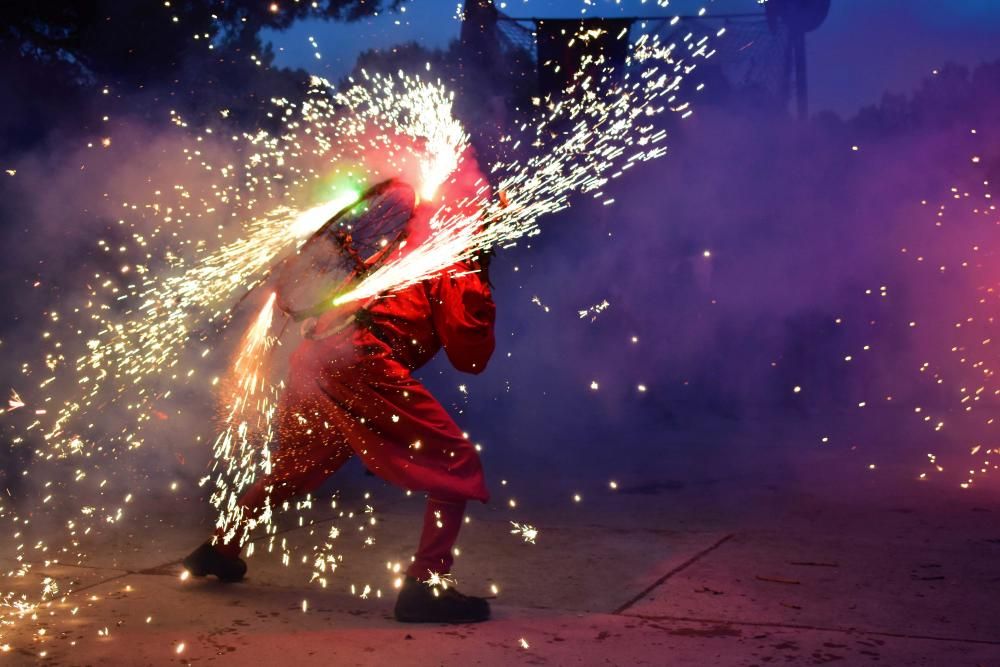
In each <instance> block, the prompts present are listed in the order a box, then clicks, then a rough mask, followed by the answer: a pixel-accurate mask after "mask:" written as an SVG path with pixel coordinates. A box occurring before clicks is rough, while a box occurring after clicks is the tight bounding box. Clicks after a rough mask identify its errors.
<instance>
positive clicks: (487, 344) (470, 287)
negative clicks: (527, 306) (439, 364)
mask: <svg viewBox="0 0 1000 667" xmlns="http://www.w3.org/2000/svg"><path fill="white" fill-rule="evenodd" d="M476 268H477V267H476V266H475V265H467V264H460V265H458V266H456V267H453V269H452V270H453V271H454V272H455V273H452V274H450V275H449V274H446V275H443V276H441V277H440V278H439V279H438V281H437V283H438V284H437V289H436V290H435V292H436V293H435V294H433V295H432V299H431V308H432V312H433V317H434V329H435V330H436V331H437V334H438V338H440V340H441V345H442V346H443V347H444V350H445V352H446V353H447V354H448V360H449V361H451V363H452V365H453V366H454V367H455V368H457V369H458V370H460V371H462V372H464V373H482V372H483V370H484V369H485V368H486V363H487V362H488V361H489V360H490V356H491V355H492V354H493V348H494V347H496V338H495V336H494V333H493V324H494V322H495V320H496V304H494V303H493V295H492V294H490V288H489V285H487V284H486V281H485V280H484V279H483V277H482V276H481V274H479V273H465V272H467V271H474V270H476Z"/></svg>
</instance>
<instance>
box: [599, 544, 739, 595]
mask: <svg viewBox="0 0 1000 667" xmlns="http://www.w3.org/2000/svg"><path fill="white" fill-rule="evenodd" d="M733 535H734V533H730V534H728V535H725V536H723V537H721V538H720V539H718V540H716V541H715V542H714V543H713V544H710V545H709V546H707V547H706V548H704V549H702V550H701V551H699V552H698V553H696V554H695V555H693V556H691V558H688V559H687V560H686V561H684V562H683V563H681V564H680V565H678V566H677V567H675V568H673V569H672V570H670V571H669V572H667V573H666V574H664V575H663V576H662V577H660V578H659V579H657V580H656V581H654V582H653V583H652V584H650V585H649V586H647V587H646V588H644V589H643V590H642V591H640V592H639V594H638V595H636V596H634V597H633V598H631V599H630V600H629V601H628V602H626V603H625V604H623V605H621V606H620V607H618V608H617V609H615V610H614V611H613V612H611V613H612V614H616V615H617V614H622V613H624V612H625V610H627V609H628V608H629V607H631V606H632V605H634V604H635V603H636V602H638V601H639V600H641V599H643V598H644V597H646V596H647V595H649V594H650V593H651V592H653V591H654V590H656V589H657V588H659V587H660V586H661V585H663V583H664V582H665V581H666V580H667V579H669V578H670V577H672V576H674V575H675V574H677V573H678V572H682V571H684V570H686V569H687V568H689V567H690V566H692V565H694V564H695V563H697V562H698V561H699V560H701V559H702V558H704V557H705V556H707V555H708V554H710V553H712V552H713V551H715V550H716V549H718V548H719V547H721V546H722V545H723V544H725V543H726V542H727V541H728V540H729V539H730V538H732V537H733Z"/></svg>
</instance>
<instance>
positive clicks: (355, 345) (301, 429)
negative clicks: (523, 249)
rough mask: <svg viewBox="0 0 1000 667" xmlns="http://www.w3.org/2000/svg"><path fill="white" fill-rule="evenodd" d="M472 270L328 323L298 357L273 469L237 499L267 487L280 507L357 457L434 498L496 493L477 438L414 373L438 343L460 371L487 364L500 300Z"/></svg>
mask: <svg viewBox="0 0 1000 667" xmlns="http://www.w3.org/2000/svg"><path fill="white" fill-rule="evenodd" d="M474 269H475V267H474V266H473V265H469V264H460V265H456V266H455V267H452V269H450V270H449V271H446V272H443V273H442V274H439V275H437V276H435V277H433V278H431V279H428V280H426V281H424V282H421V283H418V284H416V285H413V286H411V287H409V288H406V289H404V290H401V291H399V292H397V293H394V294H392V295H389V296H387V297H384V298H382V299H379V300H377V301H376V302H375V303H374V304H372V305H371V306H370V307H369V308H368V309H367V311H368V313H369V317H368V318H367V320H368V323H364V324H359V325H356V326H352V327H350V328H349V329H347V330H345V331H344V332H341V333H335V334H332V335H329V336H325V337H324V333H325V328H326V327H328V326H330V327H332V326H334V325H335V322H334V320H335V319H336V317H337V316H336V315H335V314H334V313H331V314H329V316H328V317H326V318H321V319H320V321H319V323H318V326H317V328H316V331H315V334H314V337H313V338H312V339H307V340H305V341H304V342H303V343H302V344H301V345H300V346H299V347H298V349H296V350H295V352H294V353H293V355H292V360H291V369H290V371H289V375H288V379H287V383H286V384H287V386H286V388H285V390H284V393H283V395H282V399H281V402H280V405H279V408H278V428H277V431H278V443H277V447H276V449H275V451H274V453H273V455H272V472H271V474H270V475H267V476H266V477H264V478H263V479H261V480H259V481H258V484H256V485H255V487H254V488H253V489H251V491H250V492H248V494H247V496H246V497H245V498H244V500H243V501H241V504H244V505H246V506H249V507H251V508H253V506H254V505H259V503H261V502H263V496H264V495H265V493H264V491H265V489H266V488H267V487H271V492H270V495H271V502H272V504H280V503H281V502H283V501H284V500H286V499H288V498H290V497H293V496H295V495H299V494H302V493H308V492H310V491H312V490H313V489H315V488H316V487H318V486H319V485H320V484H322V482H323V481H324V480H325V479H326V478H327V477H328V476H329V475H330V474H332V473H333V472H334V471H336V470H337V469H338V468H339V467H340V466H341V465H342V464H343V463H344V462H345V461H346V460H347V459H348V458H350V457H351V455H352V454H357V455H358V456H360V457H361V459H362V460H363V461H364V464H365V465H366V466H367V467H368V469H369V470H371V471H372V472H373V473H375V474H376V475H378V476H380V477H381V478H383V479H385V480H386V481H388V482H391V483H393V484H395V485H397V486H401V487H403V488H405V489H410V490H413V491H423V492H426V493H427V494H428V495H429V496H431V497H432V498H435V499H438V500H442V501H450V502H462V504H463V505H464V501H465V500H472V499H475V500H480V501H484V502H485V501H486V500H488V499H489V492H488V491H487V489H486V485H485V482H484V479H483V471H482V466H481V464H480V461H479V455H478V454H477V452H476V449H475V446H474V445H473V444H472V443H470V442H469V440H468V439H467V438H466V437H464V436H463V435H462V431H461V429H459V427H458V426H457V425H456V424H455V422H454V421H453V420H452V419H451V417H450V416H449V414H448V412H447V411H446V410H445V409H444V408H443V407H442V406H441V404H440V403H438V402H437V401H436V400H435V399H434V397H433V396H431V394H430V392H428V391H427V389H426V388H424V386H423V385H421V384H420V383H419V382H418V381H417V380H416V379H414V378H413V376H412V372H413V371H415V370H416V369H418V368H420V367H421V366H423V365H424V364H426V363H427V362H428V361H429V360H430V359H431V357H433V356H434V355H435V354H437V352H438V351H439V350H440V349H441V348H442V347H443V348H444V350H445V352H446V353H447V355H448V359H449V360H450V361H451V363H452V364H453V365H454V366H455V368H457V369H458V370H460V371H464V372H467V373H480V372H482V371H483V369H485V368H486V363H487V362H488V361H489V358H490V355H492V353H493V348H494V346H495V337H494V331H493V325H494V319H495V314H496V306H495V305H494V303H493V298H492V296H491V294H490V289H489V286H488V285H487V284H486V282H485V280H484V279H483V277H482V276H481V274H479V273H468V272H469V271H470V270H474ZM326 319H329V320H330V322H326V321H324V320H326ZM254 509H256V508H254Z"/></svg>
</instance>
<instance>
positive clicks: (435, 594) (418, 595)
mask: <svg viewBox="0 0 1000 667" xmlns="http://www.w3.org/2000/svg"><path fill="white" fill-rule="evenodd" d="M395 615H396V620H397V621H399V622H400V623H479V622H481V621H485V620H487V619H489V617H490V603H489V602H487V601H486V600H484V599H483V598H476V597H472V596H471V595H462V594H461V593H459V592H458V591H456V590H455V589H454V588H451V587H448V588H445V587H444V586H436V585H435V586H429V585H427V584H425V583H423V582H422V581H419V580H417V579H414V578H413V577H407V578H406V580H405V581H404V582H403V587H402V588H401V589H400V591H399V597H398V598H396V610H395Z"/></svg>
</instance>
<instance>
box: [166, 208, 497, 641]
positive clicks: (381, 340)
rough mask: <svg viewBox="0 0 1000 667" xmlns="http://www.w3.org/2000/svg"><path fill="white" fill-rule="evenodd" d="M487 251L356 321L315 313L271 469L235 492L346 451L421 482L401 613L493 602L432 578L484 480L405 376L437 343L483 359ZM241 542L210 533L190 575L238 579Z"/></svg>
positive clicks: (457, 356)
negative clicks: (419, 527)
mask: <svg viewBox="0 0 1000 667" xmlns="http://www.w3.org/2000/svg"><path fill="white" fill-rule="evenodd" d="M422 208H423V207H422ZM423 210H424V211H426V210H427V209H426V208H423ZM420 212H421V209H418V215H417V216H415V218H414V220H415V221H419V220H420V219H421V217H422V216H421V214H420ZM424 218H426V213H425V214H424ZM411 238H412V237H411ZM488 259H489V255H483V256H481V257H479V258H476V259H473V260H469V261H465V262H460V263H458V264H456V265H454V266H452V267H450V268H449V269H447V270H445V271H442V272H441V273H439V274H437V275H435V276H433V277H432V278H430V279H427V280H425V281H423V282H420V283H417V284H414V285H412V286H410V287H408V288H405V289H403V290H400V291H398V292H395V293H393V294H390V295H386V296H385V298H380V299H376V300H375V301H373V302H372V303H371V304H370V305H368V306H366V307H365V308H364V309H362V310H361V311H359V312H358V313H357V314H356V316H355V326H352V327H348V328H346V329H343V330H339V327H338V324H339V319H340V317H341V316H340V315H338V314H337V313H336V311H332V312H330V313H327V314H326V315H324V316H322V317H320V318H319V320H318V321H317V322H316V323H315V326H314V327H313V328H311V330H310V331H309V333H308V335H307V337H306V339H305V340H304V341H303V342H302V343H301V344H300V345H299V347H298V348H297V349H296V350H295V352H294V353H293V355H292V359H291V366H290V370H289V374H288V378H287V381H286V389H285V391H284V393H283V394H282V396H281V400H280V404H279V407H278V425H277V432H278V447H277V449H276V452H275V453H274V454H273V458H272V467H271V473H270V474H269V475H267V476H266V477H264V478H262V479H260V480H258V481H257V482H256V483H255V484H254V485H253V486H252V487H251V488H250V489H248V491H247V492H246V493H245V494H244V495H243V497H242V498H241V499H240V501H239V504H240V505H241V506H242V507H243V509H244V516H246V517H255V516H257V515H258V514H259V512H260V511H261V510H262V509H263V508H264V505H265V503H268V502H269V503H270V505H271V506H272V507H274V506H280V505H281V504H282V503H283V502H284V501H286V500H288V499H290V498H293V497H295V496H298V495H302V494H305V493H309V492H311V491H313V490H315V489H316V488H318V487H319V486H320V485H321V484H322V483H323V482H324V480H326V478H327V477H329V476H330V475H331V474H333V473H334V472H335V471H336V470H337V469H338V468H340V466H342V465H343V464H344V463H345V462H346V461H347V460H348V459H349V458H350V457H351V456H354V455H357V456H358V457H360V458H361V460H362V462H363V463H364V465H365V466H366V467H367V468H368V470H370V471H371V472H372V473H374V474H375V475H378V476H379V477H381V478H382V479H384V480H386V481H388V482H390V483H392V484H395V485H397V486H400V487H402V488H405V489H409V490H412V491H419V492H423V493H426V494H427V506H426V509H425V511H424V522H423V531H422V533H421V536H420V543H419V546H418V547H417V550H416V553H415V554H414V557H413V562H412V564H411V565H410V566H409V568H408V569H407V572H406V577H405V579H404V583H403V585H402V588H401V590H400V593H399V597H398V598H397V601H396V607H395V616H396V618H397V619H398V620H399V621H403V622H475V621H482V620H486V619H487V618H489V614H490V608H489V603H488V602H487V601H486V600H485V599H482V598H476V597H472V596H466V595H462V594H461V593H459V592H458V591H457V590H455V588H454V587H453V586H441V585H439V584H438V583H436V582H438V581H439V580H440V575H446V574H448V573H449V572H450V570H451V565H452V560H453V558H452V553H453V548H454V546H455V542H456V540H457V538H458V533H459V529H460V528H461V525H462V522H463V518H464V515H465V505H466V502H467V501H469V500H479V501H482V502H486V501H487V500H488V499H489V492H488V491H487V489H486V484H485V481H484V477H483V469H482V465H481V464H480V460H479V455H478V454H477V452H476V448H475V446H474V445H473V444H472V443H470V442H469V440H468V439H467V438H466V437H465V436H464V435H463V434H462V431H461V429H459V427H458V426H457V425H456V424H455V422H454V421H453V420H452V418H451V416H450V415H449V414H448V412H447V411H446V410H445V409H444V407H442V406H441V404H440V403H438V401H437V400H435V398H434V397H433V396H432V395H431V394H430V392H429V391H428V390H427V389H426V388H425V387H424V386H423V385H422V384H421V383H420V382H418V381H417V380H416V379H415V378H414V377H413V372H414V371H416V370H417V369H419V368H420V367H421V366H423V365H424V364H426V363H427V362H428V361H429V360H430V359H431V358H432V357H433V356H434V355H435V354H437V353H438V351H439V350H441V349H442V348H443V349H444V351H445V353H446V354H447V355H448V359H449V360H450V361H451V363H452V365H454V366H455V368H456V369H458V370H459V371H463V372H466V373H481V372H482V371H483V370H484V369H485V368H486V364H487V362H488V361H489V359H490V356H491V355H492V353H493V349H494V345H495V337H494V319H495V315H496V306H495V305H494V302H493V298H492V295H491V293H490V287H489V279H488V273H487V271H488V268H489V267H488ZM242 547H243V545H242V544H235V543H232V542H230V543H226V542H225V540H224V536H222V535H216V538H215V539H213V540H210V541H209V542H206V543H205V544H203V545H201V546H200V547H198V549H196V550H195V551H194V552H193V553H191V554H190V555H189V556H188V557H187V558H186V559H185V560H184V561H183V562H184V565H185V567H186V568H187V569H188V571H189V572H190V573H191V574H192V575H194V576H205V575H209V574H213V575H215V576H217V577H218V578H219V579H221V580H223V581H239V580H240V579H242V578H243V576H244V574H245V572H246V564H245V563H244V562H243V560H241V559H240V558H239V554H240V551H241V550H242ZM435 575H438V576H437V577H435Z"/></svg>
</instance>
